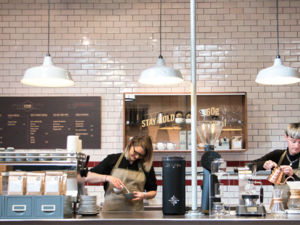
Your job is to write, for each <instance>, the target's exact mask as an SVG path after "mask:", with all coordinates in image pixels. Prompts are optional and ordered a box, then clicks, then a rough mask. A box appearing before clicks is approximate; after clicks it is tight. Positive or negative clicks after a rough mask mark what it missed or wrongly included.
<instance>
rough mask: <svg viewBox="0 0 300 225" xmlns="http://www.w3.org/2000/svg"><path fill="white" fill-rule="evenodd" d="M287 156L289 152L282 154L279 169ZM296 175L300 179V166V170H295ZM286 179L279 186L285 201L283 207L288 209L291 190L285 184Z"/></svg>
mask: <svg viewBox="0 0 300 225" xmlns="http://www.w3.org/2000/svg"><path fill="white" fill-rule="evenodd" d="M286 154H287V151H284V153H282V155H281V157H280V159H279V162H278V164H277V165H278V167H279V166H280V165H281V163H282V161H283V159H284V157H285V155H286ZM293 171H294V173H295V174H296V175H297V176H298V177H299V175H300V169H299V164H298V169H293ZM285 179H286V177H285V176H283V178H282V183H281V184H279V186H280V188H281V190H282V200H283V206H284V208H285V209H287V208H288V207H287V204H288V200H289V197H290V188H289V186H288V185H287V184H286V183H285Z"/></svg>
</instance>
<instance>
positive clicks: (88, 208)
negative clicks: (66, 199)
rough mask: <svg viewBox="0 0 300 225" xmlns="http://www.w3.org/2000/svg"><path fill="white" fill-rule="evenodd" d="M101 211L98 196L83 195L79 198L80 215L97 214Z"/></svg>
mask: <svg viewBox="0 0 300 225" xmlns="http://www.w3.org/2000/svg"><path fill="white" fill-rule="evenodd" d="M98 213H99V206H97V196H88V195H81V196H80V198H79V209H78V214H79V215H96V214H98Z"/></svg>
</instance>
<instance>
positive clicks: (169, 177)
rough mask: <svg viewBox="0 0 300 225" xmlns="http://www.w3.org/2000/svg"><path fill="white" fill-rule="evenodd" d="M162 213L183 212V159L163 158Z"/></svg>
mask: <svg viewBox="0 0 300 225" xmlns="http://www.w3.org/2000/svg"><path fill="white" fill-rule="evenodd" d="M162 177H163V214H165V215H182V214H185V160H184V158H182V157H164V158H163V173H162Z"/></svg>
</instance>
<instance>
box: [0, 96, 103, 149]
mask: <svg viewBox="0 0 300 225" xmlns="http://www.w3.org/2000/svg"><path fill="white" fill-rule="evenodd" d="M68 135H78V136H80V139H82V143H83V148H86V149H93V148H100V97H1V98H0V146H1V147H8V146H12V147H15V148H23V149H49V148H66V140H67V136H68Z"/></svg>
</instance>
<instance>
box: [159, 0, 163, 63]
mask: <svg viewBox="0 0 300 225" xmlns="http://www.w3.org/2000/svg"><path fill="white" fill-rule="evenodd" d="M161 15H162V0H160V4H159V58H163V57H162V55H161Z"/></svg>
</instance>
